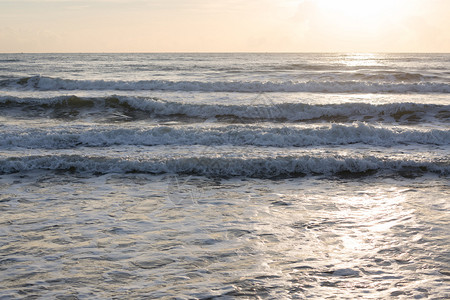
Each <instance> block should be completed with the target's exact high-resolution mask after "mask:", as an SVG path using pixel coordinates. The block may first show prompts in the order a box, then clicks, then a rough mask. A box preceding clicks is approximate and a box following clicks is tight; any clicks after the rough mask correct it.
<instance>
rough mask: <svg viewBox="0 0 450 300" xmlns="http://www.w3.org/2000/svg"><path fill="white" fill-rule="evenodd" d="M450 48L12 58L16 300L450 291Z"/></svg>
mask: <svg viewBox="0 0 450 300" xmlns="http://www.w3.org/2000/svg"><path fill="white" fill-rule="evenodd" d="M449 175H450V54H342V53H331V54H295V53H284V54H281V53H228V54H220V53H211V54H208V53H162V54H158V53H148V54H139V53H134V54H0V298H1V299H19V298H20V299H35V298H43V299H50V298H52V299H305V298H308V299H353V298H358V299H389V298H399V299H425V298H430V299H448V298H450V200H449V199H450V186H449Z"/></svg>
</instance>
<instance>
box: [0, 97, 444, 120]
mask: <svg viewBox="0 0 450 300" xmlns="http://www.w3.org/2000/svg"><path fill="white" fill-rule="evenodd" d="M0 105H1V106H2V107H3V108H4V109H7V108H15V107H17V106H18V107H21V106H23V107H27V108H33V107H37V108H39V109H40V111H39V113H42V109H43V108H44V109H70V110H83V109H84V110H86V109H87V110H90V109H102V108H105V107H107V108H113V109H116V110H121V111H126V112H127V113H132V112H133V111H140V112H143V113H146V114H148V116H149V117H151V116H186V117H195V118H205V119H210V118H215V117H231V118H235V119H242V120H245V119H250V120H254V119H256V120H259V121H263V120H281V121H293V122H294V121H307V120H329V121H334V120H339V121H348V120H353V121H363V120H366V119H368V118H378V119H379V120H378V121H400V120H413V121H416V122H417V121H427V120H429V119H432V118H437V119H441V120H443V121H449V120H450V105H437V104H421V103H409V102H402V103H389V104H379V105H377V104H369V103H342V104H321V105H319V104H318V105H314V104H305V103H292V102H291V103H273V104H271V105H267V104H253V105H247V104H243V105H222V104H196V103H188V102H173V101H165V100H161V99H157V98H144V97H124V96H113V97H106V98H80V97H76V96H69V97H55V98H44V99H35V98H17V97H9V96H3V97H0ZM346 119H347V120H346Z"/></svg>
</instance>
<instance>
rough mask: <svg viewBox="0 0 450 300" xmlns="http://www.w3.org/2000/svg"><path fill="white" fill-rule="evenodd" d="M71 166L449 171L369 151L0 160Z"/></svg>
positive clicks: (205, 171) (12, 165)
mask: <svg viewBox="0 0 450 300" xmlns="http://www.w3.org/2000/svg"><path fill="white" fill-rule="evenodd" d="M37 169H43V170H71V171H75V172H88V173H125V172H143V173H150V174H163V173H174V174H195V175H205V176H219V177H232V176H244V177H259V178H268V177H275V176H298V175H299V174H328V175H330V174H336V173H342V172H349V173H364V172H369V171H382V172H385V173H386V172H387V173H396V172H402V171H414V172H419V173H421V172H434V173H438V174H441V175H448V174H449V173H450V164H449V162H448V161H447V162H440V161H426V160H425V161H421V160H412V159H407V158H405V159H402V158H391V159H388V158H382V157H375V156H367V157H362V156H361V157H350V156H336V155H323V156H310V155H299V156H274V157H264V158H245V157H244V158H238V157H227V156H224V155H222V156H220V157H211V156H193V157H172V158H166V159H150V158H148V159H144V158H130V157H120V158H112V157H102V156H85V155H38V156H25V157H9V158H3V159H0V173H14V172H21V171H30V170H37Z"/></svg>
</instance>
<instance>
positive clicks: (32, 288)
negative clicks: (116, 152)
mask: <svg viewBox="0 0 450 300" xmlns="http://www.w3.org/2000/svg"><path fill="white" fill-rule="evenodd" d="M0 182H1V183H0V184H1V186H2V191H3V193H2V196H1V202H0V203H1V210H2V215H3V220H2V223H1V227H2V228H3V230H2V239H1V241H2V242H1V243H2V244H1V248H0V249H1V251H2V253H8V255H7V256H3V258H2V260H1V261H0V266H1V271H2V274H3V276H2V283H1V285H2V286H3V288H2V293H1V295H2V296H6V297H7V298H8V297H33V296H40V297H45V298H49V297H52V298H55V297H59V296H69V295H71V296H75V297H78V298H86V297H88V298H90V297H100V298H111V297H118V298H122V297H149V298H157V297H158V298H159V297H167V298H172V297H173V298H200V299H203V298H209V297H224V298H226V297H233V298H234V297H244V298H254V297H261V298H269V299H270V298H272V299H279V298H304V297H308V298H317V299H320V298H328V297H339V298H358V297H363V298H368V299H370V298H372V299H381V298H388V297H391V296H404V297H406V298H427V297H433V298H435V299H436V298H442V299H444V298H445V297H448V295H449V293H450V289H449V284H448V283H449V280H450V279H449V275H450V270H449V268H448V266H449V251H448V249H449V247H448V246H449V245H448V241H449V238H450V236H449V234H450V233H449V230H448V224H449V222H450V217H449V214H448V211H449V208H450V207H449V202H448V196H449V194H450V189H449V186H448V180H446V179H443V178H439V177H437V176H427V177H426V178H419V179H405V178H373V177H368V178H357V179H354V178H351V179H345V178H331V177H329V178H325V177H306V178H297V179H281V180H271V181H268V180H261V179H228V180H220V179H206V178H203V177H192V176H152V175H145V174H129V175H117V174H112V175H102V176H96V177H92V176H82V175H74V174H68V173H51V172H33V173H25V174H21V173H18V174H13V175H6V176H2V177H1V179H0Z"/></svg>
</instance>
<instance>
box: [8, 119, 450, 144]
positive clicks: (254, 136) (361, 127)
mask: <svg viewBox="0 0 450 300" xmlns="http://www.w3.org/2000/svg"><path fill="white" fill-rule="evenodd" d="M356 143H360V144H368V145H373V146H384V147H392V146H396V145H399V144H401V145H409V144H426V145H440V146H443V145H449V144H450V130H437V129H435V130H426V131H425V130H424V131H418V130H411V129H399V128H381V127H376V126H372V125H369V124H364V123H356V124H352V125H339V124H333V125H331V126H320V127H316V128H293V127H284V126H283V127H275V128H270V127H259V126H248V125H228V126H219V127H208V128H204V127H195V126H178V127H173V126H170V127H169V126H158V127H153V128H151V129H140V128H127V129H118V128H117V127H113V128H98V127H96V128H95V129H92V128H89V129H87V130H80V128H79V127H77V128H75V129H69V130H67V129H66V130H60V129H59V130H58V129H54V128H50V129H48V128H47V129H46V130H29V129H27V131H23V130H13V129H11V128H9V129H4V130H3V133H0V148H4V149H5V148H28V149H70V148H76V147H108V146H113V145H142V146H158V145H205V146H214V145H233V146H264V147H281V148H283V147H307V146H320V145H348V144H356Z"/></svg>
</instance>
